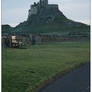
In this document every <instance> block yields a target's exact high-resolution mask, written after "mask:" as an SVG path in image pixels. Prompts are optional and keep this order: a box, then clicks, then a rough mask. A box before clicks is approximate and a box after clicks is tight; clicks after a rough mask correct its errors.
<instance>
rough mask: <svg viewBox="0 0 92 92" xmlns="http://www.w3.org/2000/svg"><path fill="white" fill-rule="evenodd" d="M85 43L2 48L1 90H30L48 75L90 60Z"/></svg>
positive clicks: (6, 91)
mask: <svg viewBox="0 0 92 92" xmlns="http://www.w3.org/2000/svg"><path fill="white" fill-rule="evenodd" d="M89 46H90V45H89V42H62V43H52V44H46V45H35V46H31V47H30V48H28V49H9V48H8V49H3V53H2V58H3V60H2V92H32V91H33V90H34V89H35V88H36V87H37V86H38V85H40V84H41V83H43V82H44V81H45V80H49V79H50V78H51V76H55V75H56V74H57V73H59V72H61V71H64V70H67V69H70V68H72V67H74V66H75V65H79V64H81V63H86V62H89V61H90V48H89Z"/></svg>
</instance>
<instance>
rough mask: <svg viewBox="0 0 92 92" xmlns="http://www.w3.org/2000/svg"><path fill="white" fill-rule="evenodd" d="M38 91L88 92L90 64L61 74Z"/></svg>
mask: <svg viewBox="0 0 92 92" xmlns="http://www.w3.org/2000/svg"><path fill="white" fill-rule="evenodd" d="M38 92H90V64H89V63H87V64H85V65H83V66H81V67H79V68H77V69H75V70H73V71H71V72H70V73H67V74H66V75H64V76H61V77H60V78H58V79H57V80H55V81H53V82H52V83H50V84H48V85H47V86H45V87H43V88H41V89H40V90H39V91H38Z"/></svg>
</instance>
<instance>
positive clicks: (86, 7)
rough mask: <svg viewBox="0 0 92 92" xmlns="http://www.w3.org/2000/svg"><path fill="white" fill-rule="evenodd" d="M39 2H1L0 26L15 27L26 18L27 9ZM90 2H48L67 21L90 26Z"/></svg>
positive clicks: (10, 0)
mask: <svg viewBox="0 0 92 92" xmlns="http://www.w3.org/2000/svg"><path fill="white" fill-rule="evenodd" d="M37 1H39V0H2V24H9V25H11V26H16V25H18V24H19V23H20V22H23V21H25V20H26V19H27V17H28V9H29V8H30V5H31V4H33V2H37ZM90 2H91V0H49V3H53V4H58V5H59V9H60V10H61V11H62V12H63V13H64V15H65V16H66V17H68V18H69V19H72V20H75V21H79V22H83V23H85V24H90V19H91V18H90V15H91V14H90V7H91V6H90Z"/></svg>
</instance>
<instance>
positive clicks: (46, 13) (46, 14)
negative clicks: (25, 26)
mask: <svg viewBox="0 0 92 92" xmlns="http://www.w3.org/2000/svg"><path fill="white" fill-rule="evenodd" d="M57 15H63V14H62V13H61V12H60V11H59V9H58V5H57V4H48V0H40V1H39V2H37V3H36V2H34V4H33V5H31V6H30V9H29V14H28V19H27V21H28V22H29V23H48V22H52V21H53V20H54V19H55V17H56V16H57ZM63 16H64V15H63Z"/></svg>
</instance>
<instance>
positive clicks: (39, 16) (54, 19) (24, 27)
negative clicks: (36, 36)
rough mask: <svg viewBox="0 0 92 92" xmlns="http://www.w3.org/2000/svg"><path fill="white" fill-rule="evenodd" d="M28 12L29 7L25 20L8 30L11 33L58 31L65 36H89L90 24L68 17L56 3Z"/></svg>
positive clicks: (4, 28)
mask: <svg viewBox="0 0 92 92" xmlns="http://www.w3.org/2000/svg"><path fill="white" fill-rule="evenodd" d="M38 6H39V5H38ZM43 6H44V5H43ZM32 7H35V8H36V7H37V5H36V6H35V5H32ZM34 11H35V10H34ZM30 12H31V9H29V14H28V18H27V20H26V21H24V22H23V23H20V24H19V25H17V26H16V27H15V28H12V30H9V31H10V32H12V33H18V32H22V33H59V34H62V35H65V36H67V35H69V34H72V35H75V34H76V35H86V36H88V37H89V36H90V26H88V25H86V24H83V23H79V22H75V21H73V20H70V19H68V18H67V17H66V16H65V15H64V14H63V13H62V12H61V11H60V10H59V9H58V5H53V4H51V5H49V4H47V6H46V8H44V7H40V8H39V11H38V12H37V13H36V14H31V15H30ZM32 12H33V11H32ZM2 30H3V31H6V27H5V26H4V27H3V28H2ZM7 30H8V28H7Z"/></svg>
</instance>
